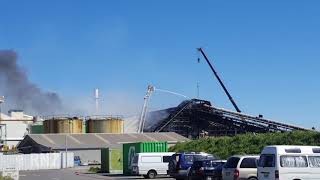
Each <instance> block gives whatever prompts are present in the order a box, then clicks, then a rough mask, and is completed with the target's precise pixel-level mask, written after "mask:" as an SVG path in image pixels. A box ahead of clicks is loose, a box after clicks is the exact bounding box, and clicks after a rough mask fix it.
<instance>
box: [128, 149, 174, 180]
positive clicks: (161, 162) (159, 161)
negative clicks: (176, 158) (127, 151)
mask: <svg viewBox="0 0 320 180" xmlns="http://www.w3.org/2000/svg"><path fill="white" fill-rule="evenodd" d="M172 154H174V152H159V153H137V154H135V155H134V156H133V160H132V164H131V167H132V173H133V174H134V175H142V176H143V177H145V178H149V179H153V178H156V176H158V175H167V171H168V164H169V161H170V159H171V158H172Z"/></svg>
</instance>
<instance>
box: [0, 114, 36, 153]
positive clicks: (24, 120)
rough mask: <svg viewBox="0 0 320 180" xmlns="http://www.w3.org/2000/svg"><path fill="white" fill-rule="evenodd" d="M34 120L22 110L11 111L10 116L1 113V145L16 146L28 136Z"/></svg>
mask: <svg viewBox="0 0 320 180" xmlns="http://www.w3.org/2000/svg"><path fill="white" fill-rule="evenodd" d="M33 119H34V118H33V116H29V115H26V114H24V112H23V111H22V110H10V111H9V114H8V115H6V114H3V113H0V141H1V142H0V143H1V144H5V145H8V146H9V147H12V146H16V145H17V144H18V143H19V142H20V141H21V140H23V138H24V136H25V135H26V134H28V131H29V127H30V125H31V124H32V123H33Z"/></svg>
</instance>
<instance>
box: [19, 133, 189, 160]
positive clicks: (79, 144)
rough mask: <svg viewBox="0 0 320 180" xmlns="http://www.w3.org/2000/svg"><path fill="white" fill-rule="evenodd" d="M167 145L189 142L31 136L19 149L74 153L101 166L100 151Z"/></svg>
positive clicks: (155, 137)
mask: <svg viewBox="0 0 320 180" xmlns="http://www.w3.org/2000/svg"><path fill="white" fill-rule="evenodd" d="M142 141H143V142H159V141H166V142H168V145H169V146H172V145H175V144H176V143H178V142H184V141H188V139H187V138H185V137H183V136H181V135H179V134H177V133H174V132H165V133H143V134H141V133H130V134H127V133H125V134H110V133H90V134H29V135H26V136H25V138H24V139H23V140H22V141H21V142H20V143H19V145H18V146H17V149H18V150H19V151H20V152H22V153H25V154H28V153H47V152H63V151H68V152H73V153H74V155H75V156H80V158H81V160H82V162H87V163H95V162H98V163H100V159H101V155H100V154H101V153H100V151H101V149H102V148H112V149H121V148H122V145H123V144H125V143H135V142H142Z"/></svg>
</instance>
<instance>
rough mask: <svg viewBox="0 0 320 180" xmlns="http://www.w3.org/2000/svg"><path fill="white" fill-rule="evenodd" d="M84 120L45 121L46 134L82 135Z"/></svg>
mask: <svg viewBox="0 0 320 180" xmlns="http://www.w3.org/2000/svg"><path fill="white" fill-rule="evenodd" d="M82 132H83V131H82V119H79V118H77V117H73V118H67V117H58V118H57V117H56V118H52V119H48V120H45V121H44V133H47V134H48V133H49V134H50V133H70V134H72V133H82Z"/></svg>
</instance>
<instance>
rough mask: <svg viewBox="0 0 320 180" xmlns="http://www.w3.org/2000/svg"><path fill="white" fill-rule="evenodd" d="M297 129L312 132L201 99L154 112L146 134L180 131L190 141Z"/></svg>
mask: <svg viewBox="0 0 320 180" xmlns="http://www.w3.org/2000/svg"><path fill="white" fill-rule="evenodd" d="M293 130H308V129H305V128H302V127H298V126H294V125H289V124H284V123H281V122H276V121H273V120H268V119H264V118H263V117H262V116H258V117H255V116H250V115H246V114H243V113H239V112H234V111H229V110H225V109H220V108H216V107H214V106H212V105H211V103H210V102H209V101H205V100H200V99H191V100H186V101H183V102H182V103H181V104H180V105H179V106H177V107H175V108H169V109H165V110H160V111H154V112H151V113H150V114H149V115H148V120H147V123H146V126H145V128H144V131H145V132H176V133H178V134H180V135H183V136H185V137H188V138H198V137H201V136H224V135H228V136H233V135H236V134H243V133H266V132H286V131H293Z"/></svg>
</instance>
